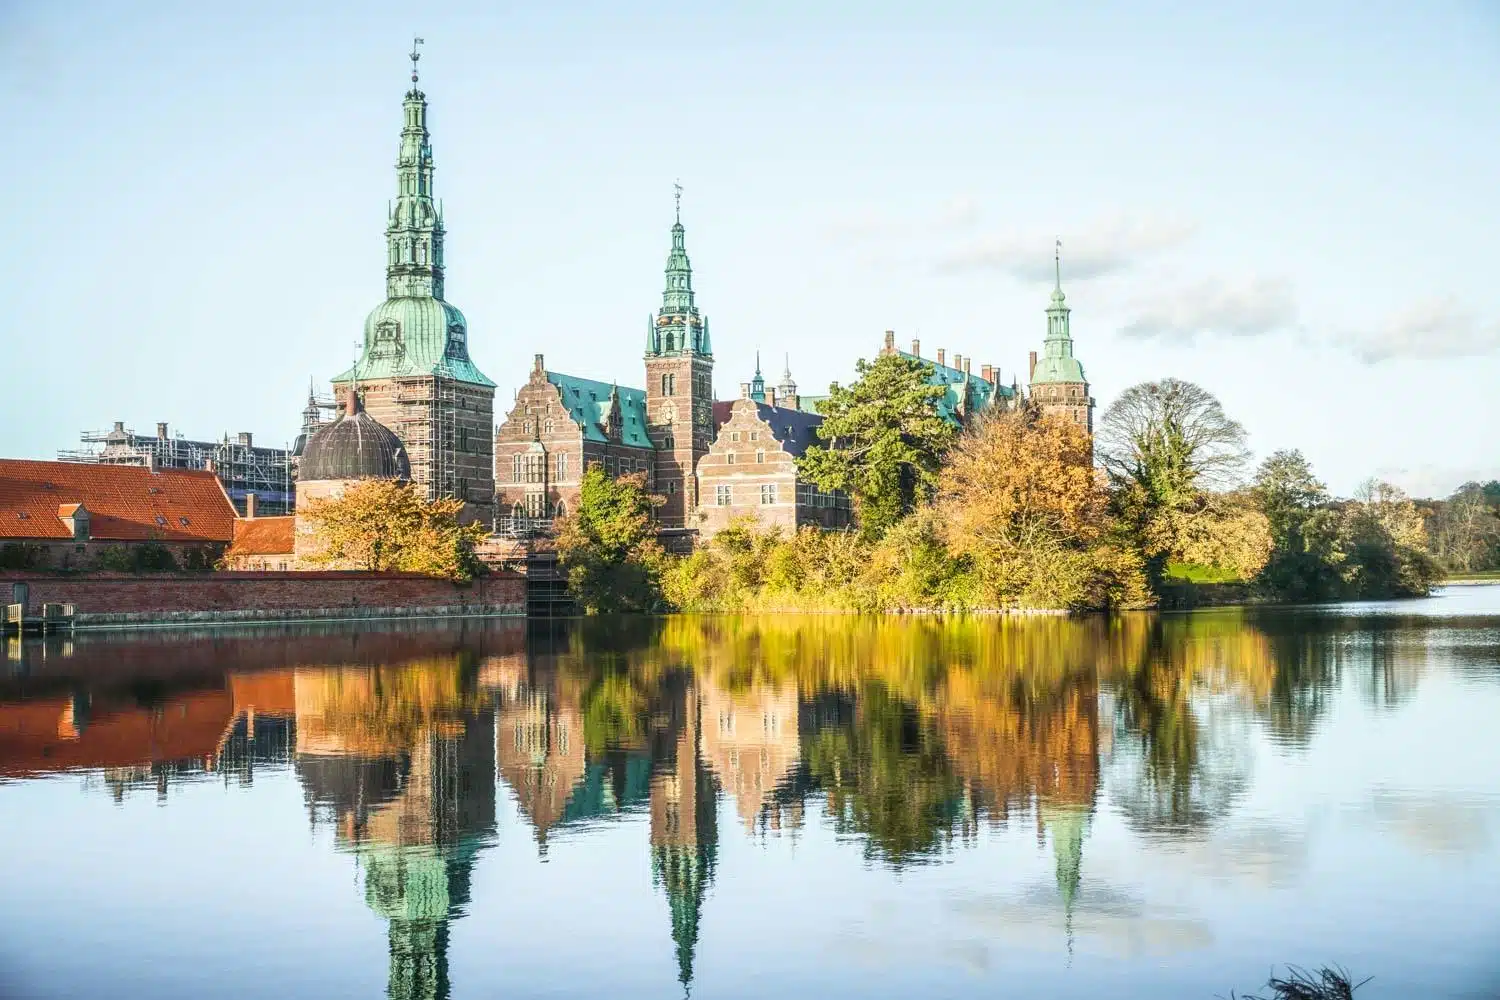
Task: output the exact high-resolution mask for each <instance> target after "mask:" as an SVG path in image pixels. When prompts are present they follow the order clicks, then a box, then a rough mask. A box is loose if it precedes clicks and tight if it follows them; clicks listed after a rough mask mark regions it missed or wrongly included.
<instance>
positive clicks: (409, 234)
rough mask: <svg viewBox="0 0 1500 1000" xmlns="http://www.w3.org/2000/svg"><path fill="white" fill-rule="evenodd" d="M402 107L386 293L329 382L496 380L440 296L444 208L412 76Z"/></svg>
mask: <svg viewBox="0 0 1500 1000" xmlns="http://www.w3.org/2000/svg"><path fill="white" fill-rule="evenodd" d="M412 75H413V76H414V77H415V75H416V74H412ZM402 113H403V118H402V126H401V146H400V151H399V153H398V154H397V159H396V188H397V197H396V201H395V203H394V204H393V205H392V206H391V208H390V211H389V214H388V218H387V219H386V230H385V236H386V268H385V294H386V300H385V301H384V302H382V303H381V304H380V305H378V306H376V307H375V308H374V309H373V310H371V312H370V314H369V316H367V317H366V318H365V338H364V346H363V350H362V352H361V355H360V359H359V362H358V364H357V365H356V366H355V367H354V368H351V369H349V370H347V371H345V372H342V373H341V374H339V375H337V376H335V378H334V379H333V381H335V382H347V381H349V380H350V379H351V378H355V377H358V378H359V379H383V378H412V377H420V376H425V375H436V376H440V377H442V378H452V379H457V380H458V381H461V382H467V383H469V384H471V385H482V386H486V387H493V386H494V384H495V383H494V382H491V381H490V380H489V379H487V378H485V377H484V375H483V374H481V373H480V371H479V369H478V368H476V367H475V366H474V362H473V361H471V360H470V359H469V327H468V323H467V322H465V320H464V314H463V313H461V312H459V311H458V309H457V308H456V307H454V306H451V305H449V304H448V303H447V302H445V301H443V235H444V229H443V213H442V209H441V208H440V207H438V206H437V205H436V203H435V202H434V201H433V197H432V172H433V163H432V145H431V142H430V141H429V140H430V136H429V134H428V132H427V96H426V95H425V94H423V93H422V92H421V91H420V90H418V89H417V87H416V82H415V80H413V83H412V89H411V90H409V91H407V92H406V98H405V100H404V101H403V102H402Z"/></svg>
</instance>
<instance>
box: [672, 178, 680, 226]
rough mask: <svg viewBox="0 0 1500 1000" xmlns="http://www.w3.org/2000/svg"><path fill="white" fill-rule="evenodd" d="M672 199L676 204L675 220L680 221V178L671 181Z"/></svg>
mask: <svg viewBox="0 0 1500 1000" xmlns="http://www.w3.org/2000/svg"><path fill="white" fill-rule="evenodd" d="M672 200H673V201H674V202H676V204H677V221H678V222H681V221H682V178H681V177H679V178H677V180H675V181H673V182H672Z"/></svg>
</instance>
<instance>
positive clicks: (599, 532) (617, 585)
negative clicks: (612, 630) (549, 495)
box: [557, 465, 665, 614]
mask: <svg viewBox="0 0 1500 1000" xmlns="http://www.w3.org/2000/svg"><path fill="white" fill-rule="evenodd" d="M660 504H661V499H660V498H659V497H655V496H653V495H651V494H650V493H647V492H646V483H645V477H644V476H643V475H641V474H639V473H636V474H632V475H628V476H620V477H619V478H617V479H616V478H611V477H610V476H608V475H606V474H605V472H604V469H603V468H602V467H600V466H598V465H592V466H590V467H589V468H588V469H587V470H586V471H585V472H584V474H583V479H582V480H581V482H580V485H579V491H578V505H577V509H575V510H574V511H572V512H571V513H570V514H569V515H568V516H567V517H564V518H562V519H561V520H560V521H559V522H558V534H557V554H558V559H559V560H560V562H561V566H562V570H563V572H564V574H565V575H566V576H567V580H568V589H569V590H570V591H572V593H573V597H574V599H575V600H576V601H577V602H578V603H579V605H580V606H581V607H582V608H583V610H584V611H586V612H588V613H589V614H598V613H603V612H616V611H653V610H656V609H657V608H658V607H659V606H660V603H661V573H662V568H663V564H664V561H665V554H664V553H663V551H662V548H661V545H660V544H659V543H658V542H657V540H656V521H655V518H654V516H653V512H654V510H655V508H656V507H657V506H659V505H660Z"/></svg>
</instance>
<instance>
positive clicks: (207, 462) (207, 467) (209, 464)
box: [203, 458, 218, 472]
mask: <svg viewBox="0 0 1500 1000" xmlns="http://www.w3.org/2000/svg"><path fill="white" fill-rule="evenodd" d="M203 471H204V472H217V471H218V470H217V469H216V468H215V467H214V460H213V459H211V458H205V459H204V460H203Z"/></svg>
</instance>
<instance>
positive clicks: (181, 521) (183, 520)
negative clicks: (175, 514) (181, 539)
mask: <svg viewBox="0 0 1500 1000" xmlns="http://www.w3.org/2000/svg"><path fill="white" fill-rule="evenodd" d="M177 523H178V524H180V525H182V526H183V527H184V528H186V527H187V526H188V519H187V518H185V517H179V518H178V519H177Z"/></svg>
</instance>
